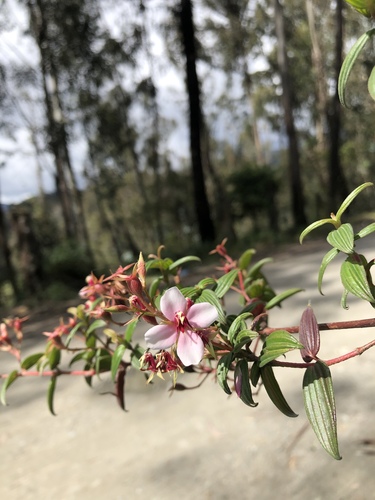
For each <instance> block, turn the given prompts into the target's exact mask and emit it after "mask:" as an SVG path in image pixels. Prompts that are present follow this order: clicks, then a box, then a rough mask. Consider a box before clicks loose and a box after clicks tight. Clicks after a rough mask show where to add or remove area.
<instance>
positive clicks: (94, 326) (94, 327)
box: [86, 319, 107, 335]
mask: <svg viewBox="0 0 375 500" xmlns="http://www.w3.org/2000/svg"><path fill="white" fill-rule="evenodd" d="M103 326H107V322H106V321H104V319H96V320H95V321H93V322H92V323H91V325H90V326H89V327H88V329H87V331H86V335H90V333H92V332H93V331H95V330H97V329H98V328H103Z"/></svg>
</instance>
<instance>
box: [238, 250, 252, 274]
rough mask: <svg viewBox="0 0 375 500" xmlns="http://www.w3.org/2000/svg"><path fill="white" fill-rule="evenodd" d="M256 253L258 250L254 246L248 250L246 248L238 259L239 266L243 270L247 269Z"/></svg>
mask: <svg viewBox="0 0 375 500" xmlns="http://www.w3.org/2000/svg"><path fill="white" fill-rule="evenodd" d="M255 253H256V250H254V248H249V249H248V250H245V252H244V253H243V254H242V255H241V257H240V258H239V259H238V266H239V268H240V269H241V271H245V269H247V268H248V266H249V265H250V262H251V260H252V258H253V255H254V254H255Z"/></svg>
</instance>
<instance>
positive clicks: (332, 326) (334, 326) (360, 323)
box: [261, 318, 375, 335]
mask: <svg viewBox="0 0 375 500" xmlns="http://www.w3.org/2000/svg"><path fill="white" fill-rule="evenodd" d="M372 326H375V318H368V319H355V320H352V321H335V322H333V323H319V330H321V331H323V330H348V329H351V328H370V327H372ZM276 330H286V331H287V332H289V333H298V332H299V326H287V327H285V328H270V327H266V328H264V329H263V330H262V332H261V333H262V334H263V335H270V333H272V332H275V331H276Z"/></svg>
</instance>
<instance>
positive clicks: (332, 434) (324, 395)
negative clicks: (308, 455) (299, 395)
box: [303, 361, 341, 460]
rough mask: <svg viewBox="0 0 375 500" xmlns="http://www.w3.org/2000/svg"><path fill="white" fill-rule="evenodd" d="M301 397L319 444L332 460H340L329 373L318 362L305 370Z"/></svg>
mask: <svg viewBox="0 0 375 500" xmlns="http://www.w3.org/2000/svg"><path fill="white" fill-rule="evenodd" d="M303 396H304V401H305V410H306V414H307V417H308V419H309V421H310V424H311V426H312V428H313V430H314V432H315V434H316V436H317V438H318V439H319V441H320V444H321V445H322V446H323V448H324V449H325V450H326V451H327V452H328V453H329V454H330V455H332V457H333V458H335V459H336V460H340V459H341V456H340V452H339V448H338V441H337V423H336V404H335V398H334V394H333V385H332V378H331V372H330V370H329V368H328V366H327V365H326V364H324V363H323V362H321V361H318V362H317V363H315V364H313V365H312V366H309V367H308V368H307V370H306V372H305V375H304V378H303Z"/></svg>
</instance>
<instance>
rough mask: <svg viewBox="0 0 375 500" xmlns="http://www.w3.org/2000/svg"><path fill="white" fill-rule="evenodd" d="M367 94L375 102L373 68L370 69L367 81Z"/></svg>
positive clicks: (374, 72) (374, 75)
mask: <svg viewBox="0 0 375 500" xmlns="http://www.w3.org/2000/svg"><path fill="white" fill-rule="evenodd" d="M367 88H368V92H369V94H370V96H371V98H372V99H374V101H375V67H373V68H372V70H371V73H370V76H369V79H368V81H367Z"/></svg>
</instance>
